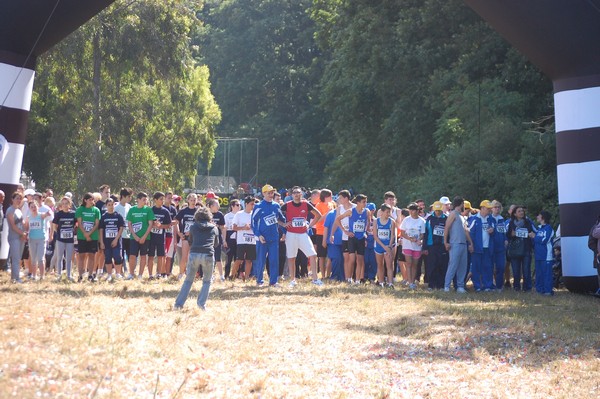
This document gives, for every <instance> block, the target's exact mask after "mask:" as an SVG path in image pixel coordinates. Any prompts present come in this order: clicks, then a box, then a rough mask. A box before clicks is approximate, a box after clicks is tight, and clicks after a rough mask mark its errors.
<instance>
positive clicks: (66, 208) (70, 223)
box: [52, 197, 77, 281]
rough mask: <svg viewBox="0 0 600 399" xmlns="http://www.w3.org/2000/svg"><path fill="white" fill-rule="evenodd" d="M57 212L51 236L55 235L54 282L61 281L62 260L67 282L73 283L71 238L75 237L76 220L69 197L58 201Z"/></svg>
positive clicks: (72, 242) (72, 243)
mask: <svg viewBox="0 0 600 399" xmlns="http://www.w3.org/2000/svg"><path fill="white" fill-rule="evenodd" d="M59 205H60V208H59V211H58V212H56V214H55V215H54V220H53V221H52V234H54V233H56V248H55V252H56V258H57V260H56V271H57V275H58V276H57V277H56V281H61V277H62V263H63V258H64V260H65V263H66V266H67V280H68V281H73V277H72V276H71V269H72V259H73V251H74V250H75V249H74V246H75V244H74V240H73V236H74V235H75V225H76V223H77V219H76V217H75V212H73V211H72V210H71V207H72V202H71V199H70V198H69V197H63V199H61V200H60V204H59Z"/></svg>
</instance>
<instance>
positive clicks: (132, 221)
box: [5, 185, 560, 295]
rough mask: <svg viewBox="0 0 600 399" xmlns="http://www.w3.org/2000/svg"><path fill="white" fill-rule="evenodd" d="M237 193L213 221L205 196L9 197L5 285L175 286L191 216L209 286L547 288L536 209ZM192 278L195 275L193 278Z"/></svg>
mask: <svg viewBox="0 0 600 399" xmlns="http://www.w3.org/2000/svg"><path fill="white" fill-rule="evenodd" d="M240 197H241V198H236V197H235V196H234V197H232V198H229V201H227V203H228V209H227V211H225V212H224V213H223V212H221V210H220V202H219V198H218V197H217V195H215V194H214V193H213V192H208V193H206V194H205V195H202V196H199V195H197V194H194V193H190V194H188V195H187V197H186V198H185V199H183V198H182V197H180V196H178V195H174V194H173V193H171V192H165V193H163V192H155V193H151V194H147V193H144V192H139V193H133V191H132V190H131V189H129V188H122V189H121V190H120V191H119V192H118V195H116V196H115V195H111V188H110V187H109V186H108V185H103V186H101V187H100V188H99V191H98V192H97V193H86V194H84V195H83V196H82V197H81V201H80V202H79V203H78V204H74V203H73V196H72V194H71V193H66V194H65V195H64V196H62V197H61V198H60V200H58V201H56V200H55V199H54V195H53V193H52V190H47V191H46V192H44V193H41V192H35V191H34V190H32V189H27V190H24V189H19V190H18V191H17V192H15V193H14V194H12V196H11V201H12V202H11V206H10V207H9V208H8V209H7V210H6V212H5V214H6V216H5V217H6V218H7V220H8V229H9V233H8V242H9V246H10V247H9V264H10V270H11V279H12V281H14V282H16V283H21V282H23V281H26V280H30V281H34V280H39V279H43V278H48V275H49V274H52V276H53V277H54V278H55V279H56V280H57V281H78V282H82V281H84V280H85V281H89V282H96V281H99V280H106V281H114V280H132V279H149V280H157V279H167V278H179V279H182V278H183V277H184V276H185V275H186V265H187V264H188V258H189V256H190V246H191V245H192V243H191V242H190V237H189V236H190V234H189V233H190V229H191V228H192V226H193V225H194V223H197V222H198V220H195V219H194V216H195V214H196V213H197V211H198V210H199V209H203V210H208V211H209V212H210V215H211V217H212V224H214V225H215V226H216V228H217V230H216V231H217V234H216V238H217V239H216V242H215V243H214V248H213V249H212V254H213V256H214V271H215V274H214V276H212V272H211V279H212V280H220V281H225V280H226V279H231V280H235V279H238V278H239V279H241V280H243V281H246V282H248V281H250V280H251V281H252V282H253V283H254V284H257V285H258V286H263V285H266V284H268V285H270V286H273V287H279V286H280V285H283V284H285V285H287V286H289V287H294V286H295V285H296V284H297V281H298V279H300V278H306V279H310V281H311V282H312V283H313V284H315V285H322V284H323V281H326V282H344V283H347V284H351V285H359V284H377V285H379V286H381V287H388V288H394V287H395V286H399V285H400V286H405V287H406V288H407V289H410V290H414V289H417V288H418V287H419V286H421V287H423V288H427V289H430V290H434V289H441V290H445V291H450V290H451V289H454V290H456V291H457V292H459V293H463V292H466V286H467V282H469V281H470V282H471V284H472V290H474V291H501V290H503V289H504V288H506V287H512V289H515V290H523V291H530V290H532V288H533V273H535V290H536V291H537V292H538V293H540V294H544V295H552V292H553V287H554V286H555V285H556V283H557V282H556V279H555V276H554V274H555V273H554V272H553V266H556V264H557V263H559V261H560V247H559V246H556V245H553V244H554V243H555V240H556V237H555V233H554V231H553V229H552V227H551V224H550V222H551V215H550V214H549V213H548V212H545V211H542V212H540V213H539V214H538V215H536V217H535V219H536V221H535V222H533V221H532V220H531V219H530V218H529V217H527V216H526V214H525V212H526V208H525V207H524V206H521V205H511V206H510V207H509V208H508V209H507V211H508V212H507V214H506V215H503V214H502V211H503V206H502V204H501V203H500V202H499V201H497V200H494V201H489V200H484V201H481V202H480V204H479V209H474V208H473V207H472V205H471V203H470V202H469V201H466V200H464V199H462V198H459V197H456V198H454V200H450V199H449V198H448V197H442V198H440V199H439V200H437V201H435V202H433V203H432V204H431V205H427V203H426V202H425V201H424V200H416V201H414V202H412V203H410V204H408V205H407V206H406V208H404V209H402V208H399V207H398V206H397V203H396V196H395V195H394V193H393V192H391V191H390V192H386V193H385V195H384V197H383V202H382V203H381V205H380V206H376V205H375V203H373V202H368V199H367V197H366V196H364V195H362V194H357V195H353V194H351V193H350V191H348V190H342V191H340V192H338V193H335V194H334V193H332V192H331V191H330V190H328V189H322V190H306V189H303V188H300V187H293V188H292V189H290V190H281V191H280V192H278V191H277V190H275V189H274V188H273V187H272V186H270V185H265V186H264V187H263V188H262V190H261V192H260V193H258V195H256V196H252V195H247V196H240ZM192 252H194V251H192ZM532 261H533V262H532ZM532 263H533V264H534V269H533V270H534V272H533V271H532ZM72 265H76V269H77V270H76V272H75V271H74V270H73V269H74V267H73V266H72ZM265 269H266V272H267V276H268V283H265V281H264V271H265ZM204 273H205V268H200V267H199V268H198V270H197V276H198V277H202V275H203V274H204ZM511 274H512V278H511Z"/></svg>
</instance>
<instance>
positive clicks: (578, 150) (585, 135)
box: [556, 127, 600, 173]
mask: <svg viewBox="0 0 600 399" xmlns="http://www.w3.org/2000/svg"><path fill="white" fill-rule="evenodd" d="M599 160H600V127H592V128H589V129H579V130H563V131H562V132H558V133H556V164H557V165H562V164H565V163H581V162H590V161H599ZM598 173H600V171H599V172H598Z"/></svg>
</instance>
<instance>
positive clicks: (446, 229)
mask: <svg viewBox="0 0 600 399" xmlns="http://www.w3.org/2000/svg"><path fill="white" fill-rule="evenodd" d="M455 219H456V213H454V212H452V213H450V215H449V216H448V220H447V221H446V225H445V226H444V246H445V247H446V251H450V243H448V233H449V232H450V226H452V223H454V220H455Z"/></svg>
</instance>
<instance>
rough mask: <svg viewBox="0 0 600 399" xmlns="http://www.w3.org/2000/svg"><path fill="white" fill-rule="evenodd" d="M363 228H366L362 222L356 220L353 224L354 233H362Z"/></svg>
mask: <svg viewBox="0 0 600 399" xmlns="http://www.w3.org/2000/svg"><path fill="white" fill-rule="evenodd" d="M365 227H366V226H365V221H364V220H357V221H356V222H354V225H353V230H354V232H355V233H364V232H365Z"/></svg>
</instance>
